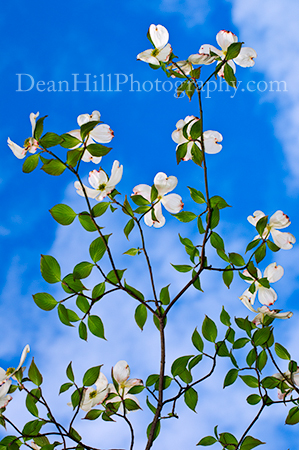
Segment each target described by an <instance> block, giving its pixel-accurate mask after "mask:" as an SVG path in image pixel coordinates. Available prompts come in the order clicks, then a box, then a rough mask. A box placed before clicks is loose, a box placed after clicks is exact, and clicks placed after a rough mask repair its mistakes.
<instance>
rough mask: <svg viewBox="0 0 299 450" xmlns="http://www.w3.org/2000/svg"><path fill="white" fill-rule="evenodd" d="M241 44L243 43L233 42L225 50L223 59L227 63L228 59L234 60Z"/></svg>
mask: <svg viewBox="0 0 299 450" xmlns="http://www.w3.org/2000/svg"><path fill="white" fill-rule="evenodd" d="M242 44H243V42H233V43H232V44H230V46H229V47H228V49H227V50H226V55H225V59H226V60H227V61H228V60H229V59H234V58H236V57H237V56H238V54H239V53H240V51H241V47H242Z"/></svg>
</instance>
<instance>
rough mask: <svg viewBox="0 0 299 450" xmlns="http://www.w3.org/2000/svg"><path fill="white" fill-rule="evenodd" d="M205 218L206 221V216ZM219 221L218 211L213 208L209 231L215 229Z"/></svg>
mask: <svg viewBox="0 0 299 450" xmlns="http://www.w3.org/2000/svg"><path fill="white" fill-rule="evenodd" d="M206 218H207V220H208V215H207V216H206ZM219 220H220V214H219V209H218V208H216V207H215V208H213V209H212V210H211V220H210V228H211V230H213V229H214V228H216V227H217V225H218V224H219Z"/></svg>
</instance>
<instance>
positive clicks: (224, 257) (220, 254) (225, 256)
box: [217, 250, 229, 262]
mask: <svg viewBox="0 0 299 450" xmlns="http://www.w3.org/2000/svg"><path fill="white" fill-rule="evenodd" d="M217 255H218V256H220V258H221V259H223V261H225V262H229V258H228V256H227V255H226V254H225V252H224V251H223V250H217Z"/></svg>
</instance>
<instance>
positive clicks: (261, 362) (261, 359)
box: [256, 350, 268, 371]
mask: <svg viewBox="0 0 299 450" xmlns="http://www.w3.org/2000/svg"><path fill="white" fill-rule="evenodd" d="M267 360H268V356H267V353H266V351H265V350H262V351H261V353H260V354H259V355H258V358H257V360H256V367H257V369H258V370H260V371H262V370H263V368H264V367H265V365H266V364H267Z"/></svg>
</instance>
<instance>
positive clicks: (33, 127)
mask: <svg viewBox="0 0 299 450" xmlns="http://www.w3.org/2000/svg"><path fill="white" fill-rule="evenodd" d="M38 116H39V112H37V113H36V114H34V113H31V114H30V115H29V119H30V122H31V127H32V136H34V131H35V125H36V118H37V117H38Z"/></svg>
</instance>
